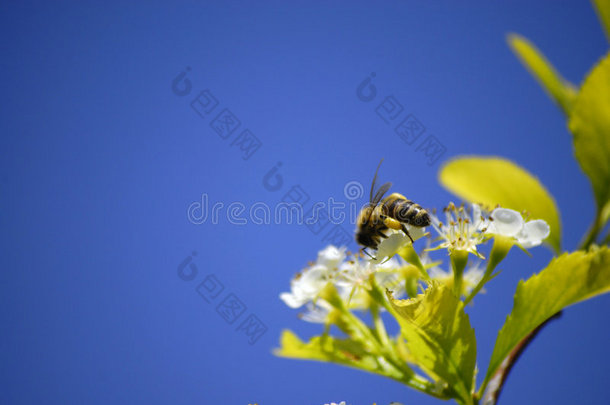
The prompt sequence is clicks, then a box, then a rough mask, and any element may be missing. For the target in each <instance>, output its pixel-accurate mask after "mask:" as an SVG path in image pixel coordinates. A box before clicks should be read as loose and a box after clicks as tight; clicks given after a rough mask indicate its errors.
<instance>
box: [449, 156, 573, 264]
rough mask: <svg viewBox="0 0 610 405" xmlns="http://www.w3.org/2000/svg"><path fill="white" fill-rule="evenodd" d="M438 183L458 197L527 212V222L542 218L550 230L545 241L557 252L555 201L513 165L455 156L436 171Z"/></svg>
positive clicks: (558, 228)
mask: <svg viewBox="0 0 610 405" xmlns="http://www.w3.org/2000/svg"><path fill="white" fill-rule="evenodd" d="M439 179H440V182H441V184H442V185H443V186H444V187H445V188H447V189H448V190H449V191H451V192H452V193H454V194H455V195H457V196H458V197H460V198H462V199H464V200H466V201H470V202H474V203H480V204H483V205H486V206H488V207H495V206H496V204H500V205H501V206H502V207H505V208H510V209H513V210H516V211H527V212H528V213H529V214H530V217H529V219H544V220H545V221H546V222H547V223H548V224H549V226H550V227H551V234H550V235H549V237H548V239H547V241H546V242H547V243H548V244H550V245H551V246H552V247H553V248H554V249H555V252H557V253H559V251H560V250H561V224H560V221H559V212H558V210H557V206H556V205H555V201H554V199H553V197H552V196H551V194H550V193H549V192H548V191H547V189H546V188H545V187H544V186H543V185H542V183H540V181H539V180H538V179H537V178H536V177H535V176H533V175H532V174H530V173H529V172H528V171H526V170H525V169H523V168H521V167H520V166H518V165H516V164H515V163H513V162H511V161H509V160H506V159H503V158H499V157H474V156H473V157H458V158H456V159H453V160H451V161H450V162H448V163H446V164H445V165H444V166H443V167H442V168H441V170H440V173H439Z"/></svg>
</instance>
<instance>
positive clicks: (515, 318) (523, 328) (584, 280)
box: [481, 247, 610, 391]
mask: <svg viewBox="0 0 610 405" xmlns="http://www.w3.org/2000/svg"><path fill="white" fill-rule="evenodd" d="M609 291H610V249H608V247H603V248H600V249H598V250H596V251H591V252H588V253H587V252H583V251H576V252H574V253H564V254H563V255H561V256H559V257H557V258H555V259H553V260H551V262H550V263H549V265H548V266H547V268H545V269H544V270H542V271H541V272H540V273H538V274H535V275H533V276H532V277H530V278H529V279H528V280H527V281H523V280H522V281H520V282H519V285H518V286H517V292H516V293H515V302H514V305H513V310H512V312H511V313H510V315H509V316H508V317H507V319H506V322H505V323H504V326H503V327H502V329H501V330H500V332H499V333H498V338H497V340H496V345H495V347H494V350H493V354H492V356H491V360H490V362H489V369H488V370H487V375H486V377H485V382H484V383H483V387H482V389H481V391H482V390H483V389H484V388H485V386H486V385H487V383H488V382H489V379H490V378H491V377H492V376H493V375H494V373H495V372H496V370H497V369H498V367H500V365H501V364H502V361H503V360H504V359H505V358H506V356H508V355H509V353H510V352H511V351H512V350H513V349H514V348H515V347H516V346H517V345H518V344H519V343H520V342H521V341H522V340H523V339H525V338H526V337H527V336H528V335H529V334H530V333H531V332H532V331H533V330H534V329H536V328H537V327H538V326H540V325H541V324H542V323H544V322H545V321H546V320H547V319H549V318H551V317H552V316H553V315H555V314H556V313H557V312H559V311H561V310H562V309H564V308H565V307H567V306H570V305H572V304H575V303H577V302H580V301H583V300H586V299H589V298H592V297H594V296H596V295H599V294H603V293H606V292H609Z"/></svg>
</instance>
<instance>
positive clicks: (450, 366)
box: [388, 283, 476, 404]
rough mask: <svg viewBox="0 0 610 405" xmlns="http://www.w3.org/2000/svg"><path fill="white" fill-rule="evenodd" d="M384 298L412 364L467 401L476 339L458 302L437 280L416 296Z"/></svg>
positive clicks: (474, 363)
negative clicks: (388, 302) (396, 318)
mask: <svg viewBox="0 0 610 405" xmlns="http://www.w3.org/2000/svg"><path fill="white" fill-rule="evenodd" d="M388 297H389V299H390V302H391V304H392V307H393V309H394V310H395V311H396V313H397V314H398V316H399V317H398V322H399V323H400V327H401V333H402V336H403V337H404V338H405V339H406V341H407V342H406V345H407V348H408V351H409V353H410V354H411V355H412V356H413V358H414V359H415V360H416V364H417V365H418V366H419V367H420V368H422V369H423V370H424V371H426V373H428V374H429V375H430V376H431V377H433V378H440V379H441V380H443V381H444V382H446V383H447V384H449V387H451V388H452V390H453V391H454V392H455V393H456V394H457V395H458V397H459V398H460V399H461V401H462V403H465V404H471V403H472V384H473V377H474V369H475V365H476V340H475V336H474V330H473V329H472V327H471V326H470V321H469V320H468V315H466V313H465V312H464V304H463V303H462V301H460V300H458V299H457V298H456V297H455V295H453V293H452V292H451V290H450V289H448V288H447V287H445V286H444V285H441V284H438V283H434V284H432V285H431V286H430V287H428V289H427V290H426V291H425V293H424V294H420V295H418V296H417V297H416V298H412V299H408V300H395V299H393V298H392V297H391V294H390V293H388Z"/></svg>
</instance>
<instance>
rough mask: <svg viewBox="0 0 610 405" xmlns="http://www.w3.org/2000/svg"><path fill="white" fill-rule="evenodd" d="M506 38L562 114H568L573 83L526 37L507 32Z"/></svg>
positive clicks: (571, 99)
mask: <svg viewBox="0 0 610 405" xmlns="http://www.w3.org/2000/svg"><path fill="white" fill-rule="evenodd" d="M507 40H508V44H509V45H510V47H511V49H512V50H513V52H514V53H515V54H516V55H517V57H518V58H519V60H520V61H521V63H522V64H523V65H524V66H525V68H526V69H527V70H528V71H529V72H530V74H531V75H532V76H534V78H536V80H537V81H538V83H540V85H541V86H542V87H543V88H544V90H545V91H546V92H547V93H548V94H549V96H550V97H551V98H552V99H553V100H555V102H557V104H559V106H560V107H561V108H562V109H563V112H564V114H566V115H568V114H569V113H570V109H571V105H572V102H573V100H574V96H575V95H576V90H575V87H574V85H573V84H572V83H570V82H568V81H567V80H565V79H564V78H563V77H561V75H560V74H559V73H557V71H556V70H555V68H553V66H552V65H551V64H550V63H549V61H547V60H546V58H545V57H544V55H543V54H542V53H541V52H540V51H539V50H538V49H537V48H536V47H535V46H534V44H532V43H531V42H529V41H528V40H527V39H525V38H524V37H522V36H520V35H517V34H509V35H508V38H507Z"/></svg>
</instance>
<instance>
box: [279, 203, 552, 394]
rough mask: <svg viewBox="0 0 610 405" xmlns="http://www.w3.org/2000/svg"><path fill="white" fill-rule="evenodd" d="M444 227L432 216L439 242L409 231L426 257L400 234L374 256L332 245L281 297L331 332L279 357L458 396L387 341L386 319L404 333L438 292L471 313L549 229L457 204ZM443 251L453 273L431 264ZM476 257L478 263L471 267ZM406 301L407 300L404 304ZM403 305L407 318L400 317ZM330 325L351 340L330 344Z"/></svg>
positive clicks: (290, 345)
mask: <svg viewBox="0 0 610 405" xmlns="http://www.w3.org/2000/svg"><path fill="white" fill-rule="evenodd" d="M443 220H444V222H442V221H441V220H440V219H439V218H438V217H436V216H435V215H431V225H432V229H433V230H434V231H435V232H436V234H437V237H436V238H432V237H431V236H430V234H429V233H426V230H425V229H421V228H414V227H411V228H409V229H408V230H409V233H410V234H411V236H412V237H413V239H414V240H416V239H418V238H421V237H423V236H428V238H427V243H426V244H425V246H424V248H423V249H422V250H421V251H420V252H419V253H417V252H416V251H415V249H414V247H413V244H412V242H411V240H410V239H409V238H408V237H407V236H406V235H405V234H404V233H403V232H402V231H395V230H387V231H386V233H385V236H386V237H385V238H383V239H382V240H381V242H380V243H379V245H378V247H377V250H376V251H375V252H372V254H371V255H370V256H365V255H363V254H362V253H356V254H354V253H350V252H347V251H346V248H345V247H336V246H332V245H330V246H327V247H326V248H324V249H323V250H321V251H320V252H319V253H318V257H317V259H316V261H315V262H312V263H310V264H309V265H308V266H307V267H306V268H305V269H304V270H302V271H301V272H300V273H298V274H297V275H296V276H295V277H294V278H293V279H292V281H291V283H290V291H289V292H283V293H281V294H280V299H281V300H282V301H284V303H286V305H288V306H289V307H291V308H302V307H304V308H305V311H304V312H303V313H301V319H303V320H305V321H307V322H314V323H322V324H324V325H325V328H324V332H323V334H322V335H321V336H316V337H313V338H312V339H311V340H310V341H309V342H308V343H305V342H300V341H299V340H298V338H296V337H295V336H294V335H293V334H291V333H290V332H286V333H285V334H284V335H283V339H282V348H281V349H280V350H279V351H278V352H277V353H279V355H281V356H286V357H292V358H309V359H316V360H324V361H333V362H337V363H340V364H346V365H350V366H352V367H356V368H361V369H364V370H367V371H371V372H375V373H379V374H382V375H386V376H388V377H391V378H394V379H397V380H399V381H403V382H404V383H405V384H407V385H409V386H411V387H413V388H416V389H418V390H421V391H424V392H426V393H429V394H430V395H434V396H437V397H439V398H443V399H447V398H450V397H451V395H454V393H453V392H451V391H450V390H448V388H447V387H448V385H447V383H446V381H443V380H442V379H440V378H438V377H437V376H435V375H434V374H430V375H429V376H428V377H429V378H426V377H425V376H422V375H419V374H417V373H416V372H415V371H414V370H413V369H412V368H411V365H412V364H415V365H417V361H415V360H414V357H413V354H412V353H410V352H409V350H410V349H407V348H406V346H405V338H404V336H402V334H398V335H397V336H390V334H388V332H387V330H386V326H385V322H384V318H385V317H386V315H387V314H383V313H382V312H384V311H385V312H387V313H389V314H390V315H392V316H393V317H394V318H395V319H396V320H397V321H398V323H399V324H400V326H401V330H402V327H403V324H401V319H402V322H404V321H405V320H404V317H405V316H407V317H408V316H410V315H405V314H406V313H409V310H408V309H406V308H407V307H409V306H417V305H418V303H420V302H422V300H423V299H424V297H426V293H428V292H430V291H432V290H434V291H437V292H438V291H443V294H448V295H445V296H449V297H451V294H453V297H454V298H453V299H455V298H457V299H459V300H463V302H464V305H466V304H468V303H470V302H471V300H472V299H473V298H474V297H475V296H476V295H477V294H478V293H479V292H481V291H483V286H484V285H485V284H486V283H487V282H489V281H490V280H492V279H493V278H494V277H495V276H496V275H497V274H498V273H494V270H495V269H496V267H497V265H498V264H499V263H500V262H501V261H502V260H503V259H504V257H505V256H506V254H507V253H508V252H509V250H510V249H511V247H512V246H515V245H517V246H520V247H521V248H524V249H525V248H530V247H534V246H537V245H540V244H541V243H542V241H543V240H544V239H545V238H546V237H548V236H549V233H550V229H549V226H548V225H547V223H546V222H544V221H542V220H533V221H526V220H524V218H523V216H522V215H521V214H520V213H519V212H517V211H514V210H510V209H506V208H500V207H498V208H496V209H494V210H492V211H491V212H485V211H484V210H482V209H481V207H480V206H479V205H477V204H471V205H469V206H467V207H465V206H455V205H454V204H450V205H449V206H448V207H447V208H445V209H444V218H443ZM490 240H493V245H492V247H491V250H490V251H489V256H488V257H489V258H488V259H486V258H485V257H484V255H483V252H485V250H484V249H483V248H482V247H483V245H485V244H486V243H487V242H488V241H490ZM438 250H445V251H446V252H447V253H448V255H449V259H450V260H448V265H447V264H445V265H443V258H442V257H441V258H440V259H441V260H436V261H435V260H434V259H433V258H432V257H431V254H432V253H433V252H434V251H438ZM485 253H486V252H485ZM486 254H487V253H486ZM471 255H473V256H475V257H474V258H472V261H470V259H471ZM444 258H445V259H446V256H445V257H444ZM439 288H440V289H439ZM405 295H406V298H408V299H407V300H400V298H401V296H405ZM431 296H432V295H431ZM438 296H439V295H438V294H437V295H436V297H438ZM397 302H400V308H403V309H404V310H405V311H406V312H405V313H401V312H399V310H398V309H397V308H399V307H398V306H397V305H398V304H397ZM462 308H463V307H462ZM356 310H357V311H365V312H368V314H369V315H370V317H368V319H370V320H371V321H372V325H368V324H367V322H365V321H364V320H363V319H360V317H358V316H356V314H355V311H356ZM462 310H463V309H462ZM401 317H402V318H401ZM331 325H332V326H336V327H337V328H338V329H339V330H340V331H341V332H343V333H344V334H345V337H339V338H335V337H332V336H330V331H331V330H332V329H331V328H330V326H331ZM407 344H408V341H407ZM344 404H345V402H342V403H341V404H339V405H344ZM331 405H333V404H331Z"/></svg>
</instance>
